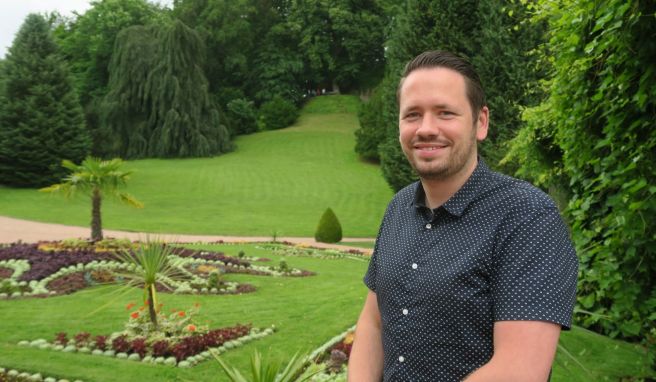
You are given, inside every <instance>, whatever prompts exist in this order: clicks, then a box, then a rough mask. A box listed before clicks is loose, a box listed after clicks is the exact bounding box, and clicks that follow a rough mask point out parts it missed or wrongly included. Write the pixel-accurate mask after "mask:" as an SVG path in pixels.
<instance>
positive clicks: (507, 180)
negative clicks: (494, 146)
mask: <svg viewBox="0 0 656 382" xmlns="http://www.w3.org/2000/svg"><path fill="white" fill-rule="evenodd" d="M482 196H483V197H485V198H493V199H496V201H497V202H499V203H502V204H503V205H506V206H508V207H509V208H514V209H518V210H524V211H525V210H527V209H529V210H536V209H545V208H547V209H552V208H555V209H557V207H556V203H555V202H554V200H553V199H552V198H551V196H549V195H548V194H547V193H546V192H544V191H542V190H541V189H539V188H538V187H535V186H534V185H532V184H531V183H529V182H527V181H525V180H521V179H517V178H514V177H512V176H509V175H505V174H501V173H498V172H491V174H490V182H489V187H488V188H487V190H486V192H484V193H483V195H482Z"/></svg>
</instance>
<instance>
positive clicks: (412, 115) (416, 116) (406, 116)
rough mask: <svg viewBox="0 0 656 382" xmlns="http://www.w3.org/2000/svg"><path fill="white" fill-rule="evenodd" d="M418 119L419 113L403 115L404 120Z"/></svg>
mask: <svg viewBox="0 0 656 382" xmlns="http://www.w3.org/2000/svg"><path fill="white" fill-rule="evenodd" d="M418 117H419V113H416V112H412V113H408V114H406V115H405V119H415V118H418Z"/></svg>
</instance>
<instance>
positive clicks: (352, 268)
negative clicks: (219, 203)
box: [0, 244, 653, 382]
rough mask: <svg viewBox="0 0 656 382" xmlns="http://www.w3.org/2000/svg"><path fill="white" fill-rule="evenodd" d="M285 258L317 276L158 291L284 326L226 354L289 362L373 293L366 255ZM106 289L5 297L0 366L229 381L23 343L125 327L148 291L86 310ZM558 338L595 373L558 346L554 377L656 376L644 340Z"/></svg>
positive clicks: (102, 299) (215, 371) (174, 304)
mask: <svg viewBox="0 0 656 382" xmlns="http://www.w3.org/2000/svg"><path fill="white" fill-rule="evenodd" d="M197 247H203V248H208V249H213V250H220V251H224V252H226V253H227V254H229V255H233V256H234V255H236V254H237V253H238V252H239V251H240V250H243V251H244V252H245V253H246V255H248V256H260V257H268V258H270V259H272V262H267V263H262V264H269V265H272V264H274V265H275V264H277V262H279V261H280V259H281V257H280V256H275V255H273V254H271V253H270V251H267V250H263V249H258V248H257V246H256V245H253V244H239V245H212V246H208V245H202V246H197ZM284 258H285V260H286V262H287V263H288V264H289V265H290V266H292V267H297V268H303V269H308V270H311V271H314V272H317V275H316V276H312V277H305V278H285V277H283V278H273V277H266V276H248V275H228V276H227V278H228V279H232V280H239V281H244V282H249V283H252V284H254V285H255V286H256V287H257V288H258V290H257V291H256V292H255V293H250V294H245V295H240V296H177V295H161V296H160V299H161V301H162V302H163V303H164V304H165V309H170V308H177V309H184V308H187V307H190V306H191V305H192V304H194V303H195V302H199V303H200V304H201V305H202V309H201V315H200V320H201V322H207V323H208V324H209V325H210V326H211V327H222V326H229V325H234V324H236V323H252V324H253V325H255V326H259V327H266V326H270V325H272V324H273V325H275V326H276V327H277V328H278V329H279V330H278V332H277V333H275V334H273V335H271V336H269V337H266V338H264V339H262V340H258V341H255V342H251V343H249V344H247V345H246V346H244V347H241V348H239V349H236V350H231V351H230V352H228V353H226V354H225V355H224V356H223V357H224V358H225V359H226V360H227V361H228V362H229V363H231V364H234V365H236V366H237V367H239V368H241V369H242V370H244V371H245V370H247V367H248V359H249V357H250V354H251V353H252V352H253V351H254V350H255V349H259V350H260V352H262V353H264V354H265V355H270V356H272V357H273V358H277V359H284V360H286V359H289V358H290V357H291V356H292V355H293V354H294V353H295V352H297V351H299V350H300V351H307V352H309V351H311V350H313V349H314V348H316V347H318V346H319V345H321V344H322V343H324V342H325V341H327V340H328V339H330V338H332V337H333V336H335V335H337V334H339V333H341V332H342V331H343V330H345V329H346V328H348V327H350V326H351V325H353V324H354V323H355V321H356V320H357V317H358V314H359V311H360V308H361V304H362V303H363V298H364V296H365V294H366V288H365V287H364V285H363V283H362V276H363V274H364V272H365V271H366V267H367V265H368V262H367V261H366V260H364V259H358V260H351V259H339V260H337V259H335V260H330V259H317V258H308V257H295V256H285V257H284ZM109 289H111V290H113V289H115V288H114V287H110V288H109ZM108 293H109V290H108V289H107V288H93V289H88V290H84V291H80V292H77V293H75V294H72V295H68V296H63V297H56V298H48V299H23V300H9V301H6V300H0V366H4V367H13V368H17V369H22V370H29V371H32V372H37V371H38V372H41V373H44V374H47V375H54V376H58V377H66V378H68V379H71V380H72V379H76V378H79V379H83V380H85V381H87V382H91V381H121V382H123V381H125V382H130V381H135V382H136V381H144V380H151V381H226V380H227V379H226V378H225V376H224V375H223V373H222V372H221V371H220V370H219V366H218V364H217V363H215V362H212V361H206V362H204V363H202V364H201V365H199V366H196V367H194V368H192V369H177V368H171V367H166V366H152V365H144V364H141V363H134V362H131V361H120V360H117V359H109V358H104V357H97V356H90V355H80V354H66V353H60V352H54V351H44V350H35V349H31V348H23V347H19V346H17V345H16V343H18V342H19V341H21V340H24V339H37V338H46V339H52V338H53V337H54V335H55V333H57V332H60V331H66V332H68V333H69V334H70V335H73V334H75V333H77V332H80V331H88V332H91V333H92V334H108V333H110V332H112V331H117V330H120V329H121V327H122V325H123V323H124V322H125V320H127V312H126V311H125V308H124V307H125V305H126V304H127V303H129V302H138V301H139V299H140V298H141V292H140V291H138V290H134V291H132V292H131V293H130V294H129V295H128V296H125V297H123V298H121V299H119V300H116V301H114V302H113V303H112V304H110V306H109V307H108V308H107V309H105V310H102V311H100V312H98V313H95V314H93V315H89V313H90V312H92V311H93V310H95V309H96V308H97V307H99V306H101V305H103V304H104V303H106V302H107V298H108ZM561 344H562V345H563V346H564V347H565V348H566V349H568V351H569V352H570V353H572V354H573V355H574V356H575V357H576V358H577V359H578V360H579V362H581V363H582V364H583V365H584V367H585V368H586V369H587V370H589V372H590V374H588V372H586V371H584V370H583V369H582V368H581V367H580V366H578V365H577V364H576V363H575V362H573V361H572V360H571V359H570V358H569V357H567V356H566V355H565V354H564V353H563V352H559V354H558V356H557V361H556V363H555V366H554V375H553V378H552V381H554V382H564V381H619V379H620V378H621V377H626V376H636V377H645V376H648V375H653V373H651V374H650V371H649V370H648V366H647V365H648V362H647V356H646V353H645V352H644V349H642V348H640V347H638V346H635V345H631V344H627V343H623V342H619V341H613V340H611V339H608V338H606V337H603V336H600V335H597V334H594V333H591V332H588V331H586V330H583V329H579V328H574V329H573V330H572V331H570V332H565V333H563V334H562V336H561Z"/></svg>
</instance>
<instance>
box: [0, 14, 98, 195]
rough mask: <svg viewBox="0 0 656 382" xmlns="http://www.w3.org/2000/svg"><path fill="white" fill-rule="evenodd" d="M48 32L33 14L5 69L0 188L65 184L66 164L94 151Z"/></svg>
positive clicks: (0, 109) (0, 108) (1, 96)
mask: <svg viewBox="0 0 656 382" xmlns="http://www.w3.org/2000/svg"><path fill="white" fill-rule="evenodd" d="M57 50H58V48H57V45H56V44H55V42H54V41H53V39H52V37H51V34H50V26H49V25H48V23H47V21H46V20H45V19H44V18H43V17H42V16H40V15H37V14H30V15H28V16H27V18H26V19H25V22H24V23H23V25H22V26H21V28H20V30H19V31H18V34H17V35H16V38H15V40H14V42H13V45H12V46H11V47H10V48H9V52H8V55H7V58H6V60H5V62H4V63H3V66H2V71H3V74H2V76H1V77H2V78H3V80H2V82H3V85H2V86H1V87H0V88H1V89H2V94H0V100H1V101H2V102H1V103H0V183H2V184H6V185H11V186H19V187H37V186H43V185H46V184H49V183H52V182H54V181H56V180H58V179H59V178H61V177H62V176H63V175H64V173H65V170H64V169H63V168H62V167H61V162H62V160H63V159H68V160H71V161H78V162H79V161H81V160H82V159H83V158H84V157H85V156H86V155H87V153H88V151H89V149H90V139H89V136H88V133H87V131H86V129H85V125H84V116H83V114H82V109H81V107H80V104H79V101H78V97H77V94H76V93H75V90H74V88H73V85H72V80H71V76H70V73H69V70H68V68H67V66H66V64H65V62H64V61H63V60H62V58H61V57H60V56H59V54H58V51H57Z"/></svg>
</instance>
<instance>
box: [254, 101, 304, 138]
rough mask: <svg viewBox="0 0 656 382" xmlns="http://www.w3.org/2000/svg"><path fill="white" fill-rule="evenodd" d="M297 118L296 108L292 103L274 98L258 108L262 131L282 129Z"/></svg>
mask: <svg viewBox="0 0 656 382" xmlns="http://www.w3.org/2000/svg"><path fill="white" fill-rule="evenodd" d="M296 118H298V108H296V106H295V105H294V103H293V102H291V101H287V100H285V99H284V98H282V97H279V96H276V97H274V98H273V99H272V100H271V101H268V102H265V103H264V104H262V106H261V107H260V123H261V124H262V128H263V129H264V130H276V129H282V128H283V127H287V126H289V125H291V124H292V123H294V121H296Z"/></svg>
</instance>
